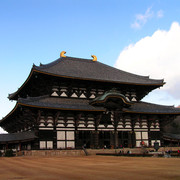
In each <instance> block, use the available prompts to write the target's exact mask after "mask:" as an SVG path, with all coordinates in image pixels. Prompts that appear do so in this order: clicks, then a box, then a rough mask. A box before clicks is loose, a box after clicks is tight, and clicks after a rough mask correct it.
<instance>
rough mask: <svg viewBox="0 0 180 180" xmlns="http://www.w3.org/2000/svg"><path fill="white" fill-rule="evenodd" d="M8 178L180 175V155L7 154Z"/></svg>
mask: <svg viewBox="0 0 180 180" xmlns="http://www.w3.org/2000/svg"><path fill="white" fill-rule="evenodd" d="M6 179H8V180H11V179H12V180H17V179H23V180H24V179H35V180H39V179H42V180H46V179H50V180H54V179H60V180H64V179H65V180H68V179H77V180H80V179H87V180H88V179H91V180H92V179H95V180H99V179H103V180H106V179H107V180H111V179H138V180H139V179H153V180H156V179H180V158H143V157H109V156H108V157H106V156H83V157H13V158H4V157H3V158H0V180H6Z"/></svg>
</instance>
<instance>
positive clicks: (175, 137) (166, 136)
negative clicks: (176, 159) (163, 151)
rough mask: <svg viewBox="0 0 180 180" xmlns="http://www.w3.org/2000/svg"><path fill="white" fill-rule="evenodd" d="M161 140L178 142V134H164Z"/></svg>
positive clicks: (179, 136) (179, 135)
mask: <svg viewBox="0 0 180 180" xmlns="http://www.w3.org/2000/svg"><path fill="white" fill-rule="evenodd" d="M163 138H164V139H166V140H180V134H172V133H164V134H163Z"/></svg>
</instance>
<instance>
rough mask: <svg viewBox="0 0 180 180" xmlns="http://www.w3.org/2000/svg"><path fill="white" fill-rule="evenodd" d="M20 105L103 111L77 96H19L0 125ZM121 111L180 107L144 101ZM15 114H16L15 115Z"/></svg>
mask: <svg viewBox="0 0 180 180" xmlns="http://www.w3.org/2000/svg"><path fill="white" fill-rule="evenodd" d="M22 106H26V107H33V108H38V109H42V108H45V109H52V110H53V109H54V110H70V111H91V112H104V111H106V109H105V108H104V107H96V106H93V105H91V104H90V101H89V100H87V99H77V98H59V97H50V96H41V97H28V98H19V99H18V102H17V104H16V106H15V107H14V109H13V110H12V111H11V112H10V113H9V114H8V115H7V116H6V117H4V118H3V119H2V120H1V121H0V126H2V125H3V124H2V123H4V122H6V120H8V119H9V120H10V119H11V118H13V116H11V115H15V113H16V112H17V113H18V109H21V107H22ZM122 113H132V114H156V115H163V114H164V115H180V108H175V107H174V106H164V105H157V104H152V103H146V102H141V101H140V102H134V103H133V104H131V105H130V107H128V108H123V109H122ZM15 116H16V115H15Z"/></svg>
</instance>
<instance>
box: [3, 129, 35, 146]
mask: <svg viewBox="0 0 180 180" xmlns="http://www.w3.org/2000/svg"><path fill="white" fill-rule="evenodd" d="M35 138H37V137H36V136H35V133H34V131H26V132H19V133H11V134H0V143H1V144H3V143H6V142H11V143H13V142H17V141H19V142H21V141H23V142H24V141H30V140H33V139H35Z"/></svg>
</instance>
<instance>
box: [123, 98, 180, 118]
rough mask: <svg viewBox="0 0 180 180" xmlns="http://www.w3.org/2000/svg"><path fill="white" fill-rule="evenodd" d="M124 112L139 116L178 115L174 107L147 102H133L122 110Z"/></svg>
mask: <svg viewBox="0 0 180 180" xmlns="http://www.w3.org/2000/svg"><path fill="white" fill-rule="evenodd" d="M124 112H129V113H140V114H176V115H180V108H175V107H174V106H165V105H158V104H153V103H147V102H142V101H140V102H135V103H134V104H132V105H131V106H130V107H129V108H126V109H124Z"/></svg>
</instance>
